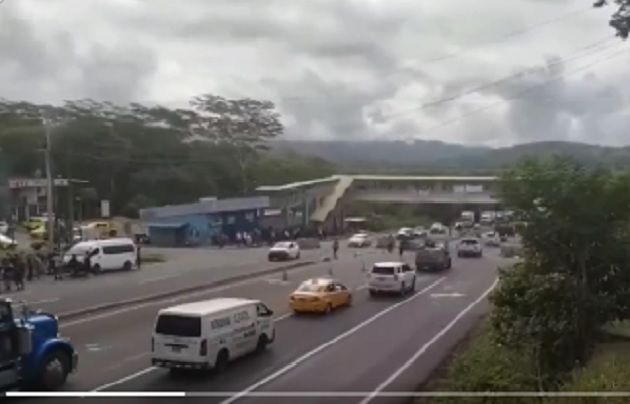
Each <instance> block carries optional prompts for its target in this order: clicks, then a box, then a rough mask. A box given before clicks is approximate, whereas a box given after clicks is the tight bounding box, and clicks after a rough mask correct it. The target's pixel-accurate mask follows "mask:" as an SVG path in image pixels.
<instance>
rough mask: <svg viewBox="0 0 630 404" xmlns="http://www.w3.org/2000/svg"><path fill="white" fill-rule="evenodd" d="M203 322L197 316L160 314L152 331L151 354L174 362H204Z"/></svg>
mask: <svg viewBox="0 0 630 404" xmlns="http://www.w3.org/2000/svg"><path fill="white" fill-rule="evenodd" d="M202 340H203V322H202V318H201V317H199V316H184V315H179V314H167V313H164V314H160V315H159V316H158V319H157V321H156V323H155V331H154V333H153V356H154V357H155V358H159V359H164V360H169V361H174V362H205V361H206V359H207V357H206V356H205V355H203V354H202V353H201V352H200V350H201V341H202Z"/></svg>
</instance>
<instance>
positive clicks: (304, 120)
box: [0, 0, 630, 146]
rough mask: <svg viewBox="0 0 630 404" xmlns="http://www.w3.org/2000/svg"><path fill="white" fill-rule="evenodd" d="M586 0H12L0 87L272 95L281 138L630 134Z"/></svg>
mask: <svg viewBox="0 0 630 404" xmlns="http://www.w3.org/2000/svg"><path fill="white" fill-rule="evenodd" d="M592 2H593V1H592V0H509V1H505V0H474V1H472V0H182V1H173V0H5V1H4V3H2V4H1V5H0V97H4V98H8V99H15V100H17V99H22V100H29V101H33V102H50V103H57V102H60V101H62V100H64V99H74V98H85V97H89V98H94V99H100V100H110V101H114V102H119V103H126V102H129V101H141V102H151V103H161V104H164V105H169V106H182V105H186V104H187V100H188V99H189V98H190V97H191V96H193V95H195V94H199V93H204V92H210V93H215V94H219V95H223V96H226V97H234V98H236V97H253V98H267V99H270V100H273V101H274V102H276V103H277V105H278V107H279V109H280V111H281V113H282V116H283V119H284V122H285V125H286V126H287V136H289V137H291V138H299V139H329V138H340V139H373V138H378V139H395V138H422V139H435V140H443V141H448V142H458V143H467V144H486V145H491V146H502V145H509V144H514V143H522V142H528V141H536V140H547V139H549V140H550V139H554V140H575V141H585V142H589V143H599V144H607V145H630V131H629V130H628V127H629V126H630V102H629V101H630V69H628V66H629V65H630V50H629V48H628V46H629V45H628V44H625V43H623V42H622V41H620V40H618V39H615V38H614V35H613V32H612V30H611V29H610V28H609V27H608V25H607V19H608V16H609V14H611V13H612V11H613V10H612V9H611V8H608V9H603V10H594V9H592V8H591V7H590V5H591V3H592Z"/></svg>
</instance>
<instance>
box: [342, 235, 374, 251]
mask: <svg viewBox="0 0 630 404" xmlns="http://www.w3.org/2000/svg"><path fill="white" fill-rule="evenodd" d="M371 245H372V239H371V238H370V236H369V235H368V234H365V233H357V234H355V235H353V236H352V237H350V238H349V239H348V247H358V248H362V247H369V246H371Z"/></svg>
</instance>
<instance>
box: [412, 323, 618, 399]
mask: <svg viewBox="0 0 630 404" xmlns="http://www.w3.org/2000/svg"><path fill="white" fill-rule="evenodd" d="M605 331H606V332H607V333H608V335H609V336H610V337H609V338H608V339H606V340H605V341H602V343H600V345H599V346H598V347H597V349H596V351H595V353H594V355H593V357H592V358H591V360H590V362H589V364H588V366H586V367H585V368H583V369H576V370H575V371H574V372H573V373H572V374H571V375H569V376H570V377H568V380H567V382H566V383H565V384H564V385H563V386H562V387H561V389H560V390H561V392H613V393H614V392H628V391H630V322H622V323H616V324H611V325H610V326H609V327H606V329H605ZM419 390H420V391H426V392H429V391H431V392H472V391H474V392H492V391H502V392H521V391H532V392H533V391H540V390H539V389H538V384H537V378H536V372H535V367H534V366H533V363H532V361H531V360H529V358H527V357H524V356H522V355H518V354H516V353H514V352H512V351H510V350H508V349H506V348H504V347H501V346H499V345H498V344H497V343H496V342H495V341H494V338H493V333H492V328H491V326H490V324H489V322H488V320H487V319H484V320H482V321H481V322H480V323H479V324H478V325H477V327H476V328H474V329H473V330H472V331H471V333H470V334H469V335H468V336H467V337H466V338H465V339H464V341H463V342H462V343H460V344H459V345H458V347H457V348H456V349H455V350H454V352H453V353H452V355H450V357H448V358H446V359H445V361H444V362H443V364H442V365H440V367H439V368H438V369H437V370H436V371H435V372H434V374H433V375H432V376H431V377H430V379H429V380H428V381H427V382H426V383H424V384H423V385H422V386H421V387H420V388H419ZM507 402H509V403H523V404H525V403H536V404H557V403H563V404H564V403H566V404H569V403H578V404H587V403H588V404H591V403H595V404H604V403H613V404H621V403H630V398H629V397H570V398H565V397H562V398H558V397H555V398H554V397H549V398H499V397H497V398H489V397H464V398H460V397H457V398H454V397H432V398H419V399H417V400H416V401H415V403H416V404H420V403H422V404H427V403H429V404H450V403H467V404H472V403H484V404H487V403H493V404H494V403H497V404H499V403H507Z"/></svg>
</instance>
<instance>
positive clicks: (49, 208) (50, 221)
mask: <svg viewBox="0 0 630 404" xmlns="http://www.w3.org/2000/svg"><path fill="white" fill-rule="evenodd" d="M43 123H44V130H45V133H46V148H45V149H44V156H45V160H46V217H47V219H46V220H47V221H46V223H47V225H48V244H49V248H53V246H54V245H55V235H54V232H55V220H54V218H53V210H54V197H53V190H54V184H53V181H54V180H53V175H52V161H51V157H50V152H51V150H52V143H51V131H52V128H51V126H50V122H49V121H48V119H47V118H46V117H44V118H43Z"/></svg>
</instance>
